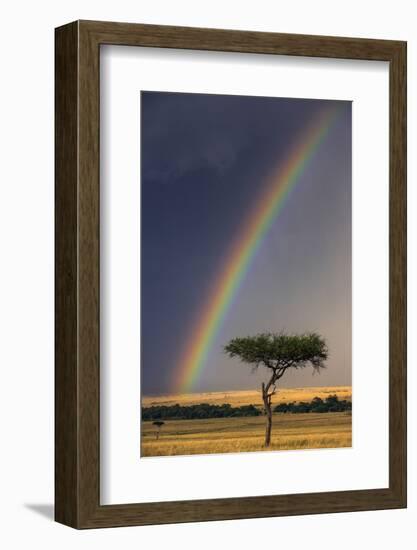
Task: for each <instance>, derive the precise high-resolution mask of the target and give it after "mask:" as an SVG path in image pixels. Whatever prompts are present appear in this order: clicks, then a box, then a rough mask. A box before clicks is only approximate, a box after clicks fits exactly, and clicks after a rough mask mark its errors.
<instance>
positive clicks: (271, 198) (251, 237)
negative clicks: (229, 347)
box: [174, 107, 337, 393]
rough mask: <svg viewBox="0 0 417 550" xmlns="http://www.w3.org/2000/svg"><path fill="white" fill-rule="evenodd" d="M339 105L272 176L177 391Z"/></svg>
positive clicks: (183, 388) (203, 354)
mask: <svg viewBox="0 0 417 550" xmlns="http://www.w3.org/2000/svg"><path fill="white" fill-rule="evenodd" d="M336 113H337V110H336V108H334V107H332V108H330V109H329V108H327V109H326V110H324V111H323V112H322V113H320V115H319V116H318V117H317V118H316V119H315V120H314V121H313V124H311V125H310V126H309V128H308V129H307V131H306V132H305V134H304V135H303V137H302V139H301V140H300V141H299V142H298V143H297V144H296V145H295V147H294V148H293V149H292V151H291V152H290V154H289V156H288V157H287V160H286V162H285V163H284V165H283V166H279V167H278V170H277V171H276V172H275V173H274V174H273V177H272V178H269V179H268V183H267V185H266V190H265V191H264V192H263V194H262V195H261V197H260V199H259V200H258V202H257V203H256V205H255V207H254V208H253V210H252V212H251V213H250V214H249V216H248V217H247V218H246V221H245V224H244V227H243V230H242V231H241V232H240V233H239V236H238V239H237V240H236V242H234V243H233V246H232V248H231V253H230V254H229V256H228V258H227V261H226V263H225V265H224V267H223V269H222V270H221V271H220V274H219V277H218V278H217V279H216V281H215V283H214V285H213V287H212V289H211V292H210V293H209V296H208V299H207V300H206V302H205V304H204V307H203V310H202V313H201V315H200V317H199V321H198V323H197V324H196V326H195V328H194V330H192V332H191V335H190V337H189V339H188V341H187V342H188V343H187V345H186V347H185V349H184V351H183V354H182V356H181V358H180V361H179V362H178V365H177V367H176V369H175V378H174V386H175V391H177V392H179V393H186V392H188V391H190V390H191V389H192V387H193V385H194V384H195V382H196V380H197V379H198V377H199V376H200V374H201V372H202V370H203V368H204V365H205V363H206V359H207V356H208V353H209V351H210V349H211V346H212V343H213V341H214V340H215V338H216V336H217V334H218V333H219V331H220V328H221V326H222V323H223V320H224V318H225V317H226V314H227V312H228V310H229V309H230V306H231V304H232V302H233V300H234V298H235V296H236V294H237V292H238V290H239V288H240V286H241V284H242V282H243V279H244V277H245V275H246V273H247V271H248V269H249V267H250V264H251V260H252V259H253V257H254V256H255V254H256V251H257V250H258V248H259V246H260V244H261V243H262V241H263V239H264V237H265V235H266V234H267V233H268V231H269V229H270V228H271V226H272V224H273V223H274V221H275V220H276V218H277V216H278V215H279V213H280V212H281V210H282V208H283V206H284V204H285V200H286V198H287V197H288V195H289V194H290V192H291V190H292V189H293V188H294V186H295V185H296V183H297V181H298V180H299V178H300V176H301V174H302V173H303V172H304V170H305V168H306V165H307V163H308V162H309V160H310V159H311V158H312V156H313V155H314V153H315V151H317V149H318V148H319V146H320V144H321V143H322V141H323V139H324V138H325V137H326V135H327V133H328V131H329V129H330V127H331V126H332V123H333V121H334V119H335V117H336Z"/></svg>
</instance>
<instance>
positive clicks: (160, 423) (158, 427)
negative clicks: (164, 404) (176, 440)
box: [152, 420, 165, 439]
mask: <svg viewBox="0 0 417 550" xmlns="http://www.w3.org/2000/svg"><path fill="white" fill-rule="evenodd" d="M152 424H153V425H154V426H156V432H155V438H156V439H159V434H160V433H161V428H162V426H163V425H164V424H165V422H163V421H162V420H155V422H152Z"/></svg>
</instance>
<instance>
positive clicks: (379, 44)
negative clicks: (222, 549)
mask: <svg viewBox="0 0 417 550" xmlns="http://www.w3.org/2000/svg"><path fill="white" fill-rule="evenodd" d="M55 40H56V65H55V76H56V104H55V109H56V165H55V168H56V264H55V265H56V333H55V345H56V352H55V353H56V361H55V364H56V367H55V368H56V370H55V377H56V378H55V391H56V393H55V396H56V397H55V413H56V416H55V438H56V441H55V487H56V488H55V491H56V496H55V519H56V521H58V522H60V523H63V524H65V525H69V526H71V527H75V528H99V527H117V526H128V525H145V524H158V523H177V522H194V521H209V520H225V519H237V518H259V517H267V516H289V515H295V514H320V513H330V512H349V511H360V510H380V509H387V508H404V507H405V506H406V43H405V42H400V41H389V40H369V39H358V38H335V37H328V36H307V35H294V34H275V33H261V32H247V31H229V30H217V29H199V28H186V27H169V26H156V25H140V24H130V23H129V24H124V23H110V22H93V21H76V22H73V23H70V24H68V25H65V26H62V27H59V28H57V29H56V35H55ZM104 44H117V45H126V46H132V47H135V46H136V47H137V46H147V47H155V48H182V49H190V50H211V51H225V52H247V53H265V54H272V55H291V56H307V57H323V58H340V59H342V58H343V59H360V60H380V61H387V62H389V82H390V84H389V85H390V98H389V102H390V105H389V108H390V115H389V117H390V118H389V132H390V134H389V142H390V146H389V156H390V158H389V163H390V165H389V178H390V181H389V208H390V212H389V231H390V237H389V262H390V263H389V487H387V488H383V489H369V490H352V491H338V492H324V493H312V494H292V495H269V496H256V497H247V498H223V499H210V500H197V501H196V500H192V501H174V502H159V503H155V502H152V503H141V504H135V503H132V504H123V505H101V504H100V495H99V488H100V483H99V479H100V462H99V458H100V455H99V446H100V429H99V427H100V421H99V419H100V398H99V396H100V393H99V388H100V354H99V349H100V346H99V318H100V317H99V303H100V300H99V288H100V278H99V250H100V247H99V239H100V235H99V201H100V191H99V173H100V171H99V97H100V93H99V82H100V80H99V56H100V46H101V45H104ZM369 206H370V207H371V205H369Z"/></svg>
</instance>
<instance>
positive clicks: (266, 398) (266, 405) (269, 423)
mask: <svg viewBox="0 0 417 550" xmlns="http://www.w3.org/2000/svg"><path fill="white" fill-rule="evenodd" d="M262 399H263V402H264V408H265V416H266V427H265V447H269V446H270V445H271V431H272V407H271V396H270V395H268V390H267V389H266V388H265V384H262Z"/></svg>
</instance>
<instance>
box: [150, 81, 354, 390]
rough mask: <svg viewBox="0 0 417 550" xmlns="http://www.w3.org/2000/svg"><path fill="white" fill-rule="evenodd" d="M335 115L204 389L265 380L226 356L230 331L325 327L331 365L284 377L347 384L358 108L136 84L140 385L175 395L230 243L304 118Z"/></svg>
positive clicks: (228, 325)
mask: <svg viewBox="0 0 417 550" xmlns="http://www.w3.org/2000/svg"><path fill="white" fill-rule="evenodd" d="M329 103H337V105H338V113H339V114H338V115H337V118H336V120H335V122H334V123H333V125H332V127H331V129H330V132H329V133H328V135H327V137H326V138H325V140H324V141H323V143H322V144H321V146H320V148H319V149H318V150H317V152H316V153H315V154H314V156H313V158H312V159H311V160H310V161H309V163H308V165H307V167H306V170H305V172H304V173H303V175H302V176H301V177H300V178H299V181H298V183H297V184H296V186H295V188H294V190H293V191H292V192H291V194H290V195H289V197H288V199H287V201H286V203H285V206H284V208H283V210H282V212H281V214H279V216H277V218H276V220H275V222H274V224H273V226H272V228H271V230H270V231H269V232H268V234H267V235H266V237H265V239H264V241H263V243H262V246H261V247H260V249H259V251H258V253H257V255H256V257H255V259H254V261H253V263H252V265H251V268H250V270H249V272H248V274H247V276H246V277H245V279H244V282H243V285H242V287H241V289H240V291H239V293H238V296H237V299H236V300H235V302H234V304H233V306H232V308H231V309H230V311H229V312H228V315H227V317H226V320H225V322H224V324H223V326H222V328H221V330H220V333H219V334H218V337H217V338H216V340H215V342H213V346H212V348H211V351H210V354H209V357H208V360H207V364H206V366H205V369H204V372H203V374H202V376H201V377H200V378H199V380H198V383H197V384H196V386H195V388H194V389H195V390H196V391H212V390H232V389H249V388H256V387H258V386H259V383H260V380H261V379H262V374H263V373H262V370H260V371H259V372H257V373H252V372H251V369H250V367H249V366H246V365H242V364H240V363H239V362H238V361H237V360H234V359H233V360H232V359H229V358H227V357H226V356H225V355H224V353H223V352H222V346H223V345H224V344H225V343H226V342H227V341H228V340H229V339H230V338H231V337H234V336H243V335H247V334H256V333H258V332H261V331H270V332H276V331H279V330H287V331H290V332H304V331H309V330H317V331H319V332H320V333H321V334H322V335H323V336H325V338H326V339H327V341H328V346H329V350H330V357H329V360H328V362H327V366H328V368H327V369H326V370H325V371H323V372H322V374H321V375H316V376H314V377H312V373H311V370H310V369H305V370H301V371H297V372H294V373H291V374H289V375H288V376H286V379H285V380H284V379H283V381H282V382H283V384H282V385H284V386H309V385H310V386H311V385H337V384H350V383H351V103H350V102H340V101H338V102H328V101H321V100H300V99H281V98H258V97H240V96H220V95H206V94H201V95H200V94H173V93H158V92H142V93H141V162H142V164H141V197H142V199H141V200H142V207H141V213H142V214H141V216H142V218H141V219H142V222H141V380H142V394H144V395H150V394H160V393H169V392H171V391H172V390H173V387H172V380H173V378H174V370H175V369H177V368H178V361H179V359H180V357H181V353H182V350H183V349H184V346H185V345H186V344H187V342H188V341H189V339H190V337H191V335H192V328H193V326H195V323H196V322H197V321H198V319H199V316H200V314H201V312H202V307H203V305H204V303H205V301H206V299H207V293H208V291H209V289H210V287H211V285H212V284H213V282H214V281H215V279H216V275H217V274H218V273H219V270H221V269H222V267H223V266H224V263H225V261H227V252H228V249H229V247H230V244H231V242H233V241H234V239H236V237H237V236H238V235H239V233H240V232H241V231H242V228H243V227H244V224H245V219H246V218H247V215H248V213H249V212H250V211H251V209H252V208H253V206H254V205H255V204H256V201H257V199H259V197H260V196H261V194H262V191H263V190H264V189H265V185H266V184H267V182H268V176H269V174H271V172H272V171H276V169H277V167H279V166H280V164H282V163H283V162H285V159H286V158H287V156H288V152H289V151H290V150H291V148H292V146H293V145H296V144H297V142H298V141H299V140H300V139H301V138H302V136H303V133H304V132H305V131H306V129H307V127H308V126H309V123H311V121H312V120H314V118H315V117H316V116H317V115H318V113H320V112H321V111H322V110H323V108H324V107H325V106H327V105H328V104H329Z"/></svg>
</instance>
